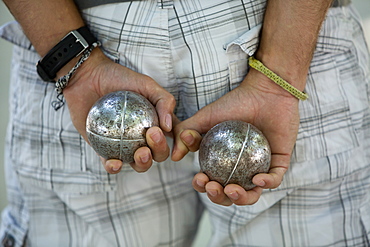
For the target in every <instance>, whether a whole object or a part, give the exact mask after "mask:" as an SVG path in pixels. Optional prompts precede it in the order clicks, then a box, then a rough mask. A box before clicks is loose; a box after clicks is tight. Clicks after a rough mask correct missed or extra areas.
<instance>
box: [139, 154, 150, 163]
mask: <svg viewBox="0 0 370 247" xmlns="http://www.w3.org/2000/svg"><path fill="white" fill-rule="evenodd" d="M140 160H141V162H142V163H144V164H145V163H147V162H148V161H149V155H144V156H140Z"/></svg>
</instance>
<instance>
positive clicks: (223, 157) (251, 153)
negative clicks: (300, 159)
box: [199, 121, 271, 190]
mask: <svg viewBox="0 0 370 247" xmlns="http://www.w3.org/2000/svg"><path fill="white" fill-rule="evenodd" d="M270 162H271V149H270V145H269V143H268V141H267V139H266V137H265V136H264V135H263V134H262V132H261V131H260V130H258V129H257V128H256V127H255V126H253V125H252V124H249V123H246V122H243V121H225V122H222V123H219V124H217V125H216V126H214V127H213V128H212V129H211V130H209V131H208V132H207V134H206V135H205V136H204V137H203V139H202V142H201V144H200V148H199V163H200V168H201V170H202V172H204V173H205V174H206V175H207V176H208V177H209V178H210V180H213V181H217V182H219V183H220V184H221V185H223V186H226V185H227V184H238V185H240V186H242V187H243V188H244V189H245V190H250V189H252V188H253V187H255V185H254V184H253V183H252V178H253V177H254V175H256V174H258V173H266V172H268V170H269V167H270Z"/></svg>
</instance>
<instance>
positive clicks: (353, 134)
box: [292, 8, 369, 162]
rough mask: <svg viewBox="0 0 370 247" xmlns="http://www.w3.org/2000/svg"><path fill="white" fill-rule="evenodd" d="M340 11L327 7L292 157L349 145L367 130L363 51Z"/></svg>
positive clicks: (352, 22)
mask: <svg viewBox="0 0 370 247" xmlns="http://www.w3.org/2000/svg"><path fill="white" fill-rule="evenodd" d="M342 11H343V10H342V9H341V8H334V9H330V11H329V14H328V16H327V19H326V21H325V22H324V24H323V28H322V30H321V33H320V35H319V38H318V42H317V46H316V51H315V53H314V57H313V60H312V62H311V67H310V70H309V74H308V78H307V84H306V88H305V91H306V92H307V93H308V95H309V97H310V98H309V99H308V100H307V101H304V102H301V103H300V116H301V122H300V129H299V133H298V136H297V142H296V146H295V149H294V152H293V158H292V161H297V162H303V161H308V160H314V159H319V158H322V157H327V156H331V155H335V154H339V153H342V152H345V151H349V150H351V149H354V148H356V147H358V146H359V145H360V143H361V142H362V138H363V136H364V131H366V128H365V126H366V125H368V122H369V119H368V117H366V116H367V115H368V114H369V95H368V84H369V76H368V75H369V68H368V65H367V64H368V62H369V61H368V51H367V49H366V44H365V42H364V39H363V36H362V34H361V30H360V29H361V27H360V25H359V23H358V22H357V21H356V19H355V18H353V17H352V15H349V14H348V13H347V14H344V13H342ZM346 11H350V9H347V10H346ZM366 122H367V123H366Z"/></svg>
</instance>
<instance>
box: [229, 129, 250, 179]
mask: <svg viewBox="0 0 370 247" xmlns="http://www.w3.org/2000/svg"><path fill="white" fill-rule="evenodd" d="M250 129H251V125H250V124H248V130H247V134H246V136H245V138H244V142H243V146H242V148H241V150H240V153H239V156H238V159H237V161H236V164H235V166H234V168H233V170H232V171H231V174H230V176H229V178H228V179H227V180H226V182H225V183H224V186H226V185H227V184H228V183H229V182H230V180H231V178H232V176H233V175H234V173H235V171H236V168H237V167H238V165H239V162H240V159H241V157H242V155H243V152H244V149H245V146H246V145H247V143H248V142H249V131H250Z"/></svg>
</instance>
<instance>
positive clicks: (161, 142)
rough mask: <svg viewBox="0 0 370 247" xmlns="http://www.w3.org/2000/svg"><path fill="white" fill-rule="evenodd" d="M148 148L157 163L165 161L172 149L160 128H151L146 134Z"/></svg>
mask: <svg viewBox="0 0 370 247" xmlns="http://www.w3.org/2000/svg"><path fill="white" fill-rule="evenodd" d="M146 140H147V143H148V146H149V147H150V149H151V150H152V155H153V159H154V160H155V161H157V162H161V161H165V160H166V159H167V158H168V156H169V154H170V148H169V147H168V145H167V141H166V137H165V136H164V134H163V132H162V130H161V129H160V128H159V127H152V128H149V129H148V131H147V132H146Z"/></svg>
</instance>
